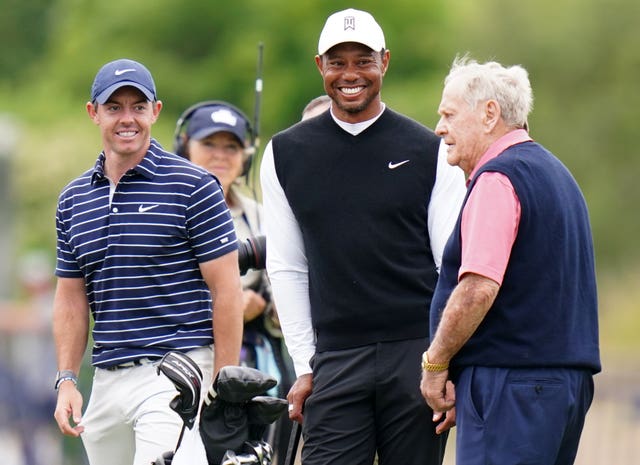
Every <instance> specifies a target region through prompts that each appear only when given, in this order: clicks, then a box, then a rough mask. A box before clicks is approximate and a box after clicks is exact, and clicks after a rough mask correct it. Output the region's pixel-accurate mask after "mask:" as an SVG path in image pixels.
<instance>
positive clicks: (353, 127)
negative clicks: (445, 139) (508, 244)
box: [260, 108, 466, 376]
mask: <svg viewBox="0 0 640 465" xmlns="http://www.w3.org/2000/svg"><path fill="white" fill-rule="evenodd" d="M382 111H384V108H383V110H382ZM381 114H382V112H381V113H380V114H379V115H378V116H376V117H375V118H373V119H371V120H368V121H365V122H361V123H356V124H350V123H345V122H343V121H340V120H338V119H336V118H335V117H334V116H333V114H332V117H333V119H334V121H335V122H336V123H337V124H338V125H339V126H340V127H342V128H343V129H344V130H345V131H347V132H349V133H350V134H352V135H354V136H355V135H357V134H359V133H360V132H362V131H364V130H365V129H366V128H367V127H369V126H370V125H371V124H373V123H374V122H375V121H376V120H377V119H378V118H379V117H380V115H381ZM300 156H304V154H300ZM260 181H261V185H262V197H263V204H264V218H265V232H266V235H267V273H268V275H269V279H270V281H271V286H272V291H273V298H274V300H275V303H276V308H277V309H278V316H279V318H280V324H281V326H282V332H283V335H284V338H285V342H286V344H287V348H288V350H289V354H290V355H291V358H292V359H293V363H294V368H295V371H296V375H297V376H301V375H303V374H306V373H310V372H311V368H310V366H309V360H310V359H311V357H312V356H313V354H314V353H315V336H314V330H313V324H312V321H311V304H310V300H309V270H308V265H307V257H306V253H305V247H304V243H303V240H302V234H301V231H300V226H299V225H298V222H297V220H296V218H295V216H294V214H293V211H292V210H291V207H290V206H289V203H288V201H287V198H286V196H285V193H284V191H283V189H282V186H281V185H280V182H279V181H278V176H277V174H276V171H275V164H274V158H273V147H272V142H271V141H269V143H268V144H267V146H266V147H265V151H264V154H263V158H262V164H261V168H260ZM465 193H466V187H465V179H464V173H463V172H462V170H461V169H460V168H458V167H453V166H450V165H449V164H448V163H447V161H446V146H445V145H444V143H442V142H441V143H440V148H439V151H438V165H437V171H436V180H435V184H434V186H433V190H432V194H431V199H430V202H429V206H428V229H429V239H430V244H431V250H432V253H433V258H434V262H435V264H436V267H437V268H438V269H439V268H440V263H441V261H442V251H443V249H444V246H445V243H446V242H447V239H448V238H449V235H450V234H451V231H452V230H453V226H454V224H455V222H456V219H457V217H458V213H459V211H460V206H461V205H462V200H463V198H464V195H465Z"/></svg>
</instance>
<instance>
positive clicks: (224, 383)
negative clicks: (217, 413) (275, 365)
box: [213, 366, 278, 403]
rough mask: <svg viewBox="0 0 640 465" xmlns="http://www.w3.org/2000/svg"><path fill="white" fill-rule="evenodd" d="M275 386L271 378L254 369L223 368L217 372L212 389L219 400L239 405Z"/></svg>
mask: <svg viewBox="0 0 640 465" xmlns="http://www.w3.org/2000/svg"><path fill="white" fill-rule="evenodd" d="M276 384H278V381H276V379H275V378H274V377H273V376H271V375H268V374H266V373H263V372H261V371H260V370H256V369H255V368H249V367H241V366H225V367H222V368H221V369H220V371H219V372H218V375H217V376H216V379H215V380H214V382H213V388H214V390H215V391H216V392H217V395H218V396H219V397H220V398H221V399H223V400H225V401H227V402H235V403H241V402H247V401H249V400H251V399H252V398H253V397H255V396H257V395H261V394H264V393H265V392H267V391H268V390H269V389H271V388H272V387H274V386H275V385H276Z"/></svg>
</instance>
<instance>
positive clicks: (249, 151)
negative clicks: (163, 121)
mask: <svg viewBox="0 0 640 465" xmlns="http://www.w3.org/2000/svg"><path fill="white" fill-rule="evenodd" d="M214 106H225V107H229V108H231V109H232V110H233V111H235V112H236V113H238V114H239V115H240V116H241V117H242V119H243V120H244V124H245V130H246V132H247V134H248V140H249V146H248V147H247V146H246V145H245V147H244V153H245V155H246V159H245V160H244V164H243V167H242V176H244V175H246V174H247V173H248V172H249V169H250V168H251V162H252V160H253V156H254V154H255V151H256V145H255V142H256V140H255V135H254V131H253V127H252V126H251V122H250V121H249V118H248V117H247V115H245V114H244V112H242V110H240V109H239V108H238V107H236V106H234V105H231V104H230V103H228V102H224V101H222V100H205V101H203V102H198V103H196V104H194V105H191V106H190V107H189V108H187V109H186V110H185V111H184V112H182V114H181V115H180V118H178V121H177V122H176V130H175V132H174V134H173V151H174V152H175V153H176V154H177V155H180V156H181V157H184V158H188V156H187V150H186V148H187V134H186V130H187V126H188V123H189V120H190V119H191V117H192V116H193V114H194V113H195V112H196V111H197V110H199V109H200V108H205V107H214ZM242 142H243V143H245V144H246V141H242Z"/></svg>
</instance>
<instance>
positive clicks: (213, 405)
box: [198, 389, 249, 464]
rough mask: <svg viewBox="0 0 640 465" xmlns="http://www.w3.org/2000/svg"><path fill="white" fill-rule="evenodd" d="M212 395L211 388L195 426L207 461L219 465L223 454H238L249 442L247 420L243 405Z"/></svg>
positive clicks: (244, 405) (244, 404)
mask: <svg viewBox="0 0 640 465" xmlns="http://www.w3.org/2000/svg"><path fill="white" fill-rule="evenodd" d="M212 392H213V393H215V391H213V389H210V390H209V393H208V395H207V398H206V399H205V403H204V404H203V405H202V410H200V422H199V425H198V426H199V433H200V438H201V439H202V443H203V444H204V448H205V452H206V454H207V461H208V462H209V463H210V464H219V463H221V462H222V461H223V457H224V455H225V452H227V451H239V450H240V448H241V447H242V444H243V443H244V442H245V441H247V440H248V439H249V421H248V418H247V407H246V402H245V403H233V402H226V401H225V400H223V399H222V398H221V397H218V396H215V397H213V398H211V395H212ZM229 463H235V462H229Z"/></svg>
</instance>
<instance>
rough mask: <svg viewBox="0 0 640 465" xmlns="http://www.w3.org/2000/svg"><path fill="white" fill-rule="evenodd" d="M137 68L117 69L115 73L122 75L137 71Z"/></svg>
mask: <svg viewBox="0 0 640 465" xmlns="http://www.w3.org/2000/svg"><path fill="white" fill-rule="evenodd" d="M135 70H136V69H135V68H127V69H116V70H115V72H114V73H113V74H115V75H116V76H120V75H122V74H124V73H130V72H131V71H135Z"/></svg>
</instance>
